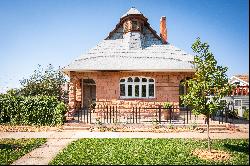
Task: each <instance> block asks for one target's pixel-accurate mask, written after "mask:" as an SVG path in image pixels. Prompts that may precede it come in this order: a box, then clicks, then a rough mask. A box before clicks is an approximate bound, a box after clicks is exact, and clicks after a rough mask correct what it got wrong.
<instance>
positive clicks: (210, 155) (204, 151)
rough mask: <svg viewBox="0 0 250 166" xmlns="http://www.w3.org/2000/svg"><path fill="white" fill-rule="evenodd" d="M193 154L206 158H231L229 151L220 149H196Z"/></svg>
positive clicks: (219, 159)
mask: <svg viewBox="0 0 250 166" xmlns="http://www.w3.org/2000/svg"><path fill="white" fill-rule="evenodd" d="M192 154H193V155H195V156H198V157H199V158H201V159H205V160H215V161H225V160H229V159H230V154H229V153H227V152H225V151H220V150H211V152H209V151H208V150H207V149H195V150H194V151H193V153H192Z"/></svg>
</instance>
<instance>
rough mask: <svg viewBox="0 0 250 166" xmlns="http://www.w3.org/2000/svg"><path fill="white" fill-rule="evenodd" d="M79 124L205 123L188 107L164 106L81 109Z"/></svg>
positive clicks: (201, 117)
mask: <svg viewBox="0 0 250 166" xmlns="http://www.w3.org/2000/svg"><path fill="white" fill-rule="evenodd" d="M77 120H78V122H83V123H89V124H93V123H126V124H133V123H134V124H136V123H152V122H157V123H161V124H165V123H180V124H188V123H191V122H194V121H195V122H198V123H199V122H200V123H204V116H202V115H199V116H197V115H194V114H193V113H192V112H191V110H190V109H189V108H187V107H178V106H174V107H172V108H168V109H165V108H163V107H162V106H158V107H154V108H146V107H131V108H125V107H121V106H103V105H97V106H95V108H92V109H91V108H88V109H80V110H78V114H77Z"/></svg>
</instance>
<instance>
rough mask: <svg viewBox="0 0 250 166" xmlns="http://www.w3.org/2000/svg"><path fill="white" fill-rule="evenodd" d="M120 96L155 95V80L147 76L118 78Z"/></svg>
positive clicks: (151, 96)
mask: <svg viewBox="0 0 250 166" xmlns="http://www.w3.org/2000/svg"><path fill="white" fill-rule="evenodd" d="M120 97H121V98H153V97H155V80H154V79H153V78H147V77H137V76H136V77H127V78H121V79H120Z"/></svg>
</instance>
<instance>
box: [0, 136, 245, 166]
mask: <svg viewBox="0 0 250 166" xmlns="http://www.w3.org/2000/svg"><path fill="white" fill-rule="evenodd" d="M210 137H211V139H242V138H243V139H248V138H249V133H248V132H246V133H243V132H233V131H228V132H225V133H210ZM0 138H16V139H17V138H47V139H48V140H47V142H46V143H45V144H44V145H42V146H41V147H39V148H37V149H34V150H33V151H31V152H30V153H28V154H26V155H24V156H23V157H21V158H20V159H18V160H16V161H15V162H14V163H12V165H48V164H49V162H50V161H51V160H52V159H53V158H54V157H55V156H56V155H57V154H58V153H59V152H60V151H61V150H63V149H64V148H65V147H66V146H67V145H68V144H69V143H71V142H72V141H74V140H77V139H78V138H197V139H206V138H207V133H206V132H204V133H199V132H178V133H153V132H89V131H62V132H56V131H50V132H0Z"/></svg>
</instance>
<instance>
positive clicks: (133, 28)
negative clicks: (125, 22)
mask: <svg viewBox="0 0 250 166" xmlns="http://www.w3.org/2000/svg"><path fill="white" fill-rule="evenodd" d="M132 30H139V25H138V22H137V21H132Z"/></svg>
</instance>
